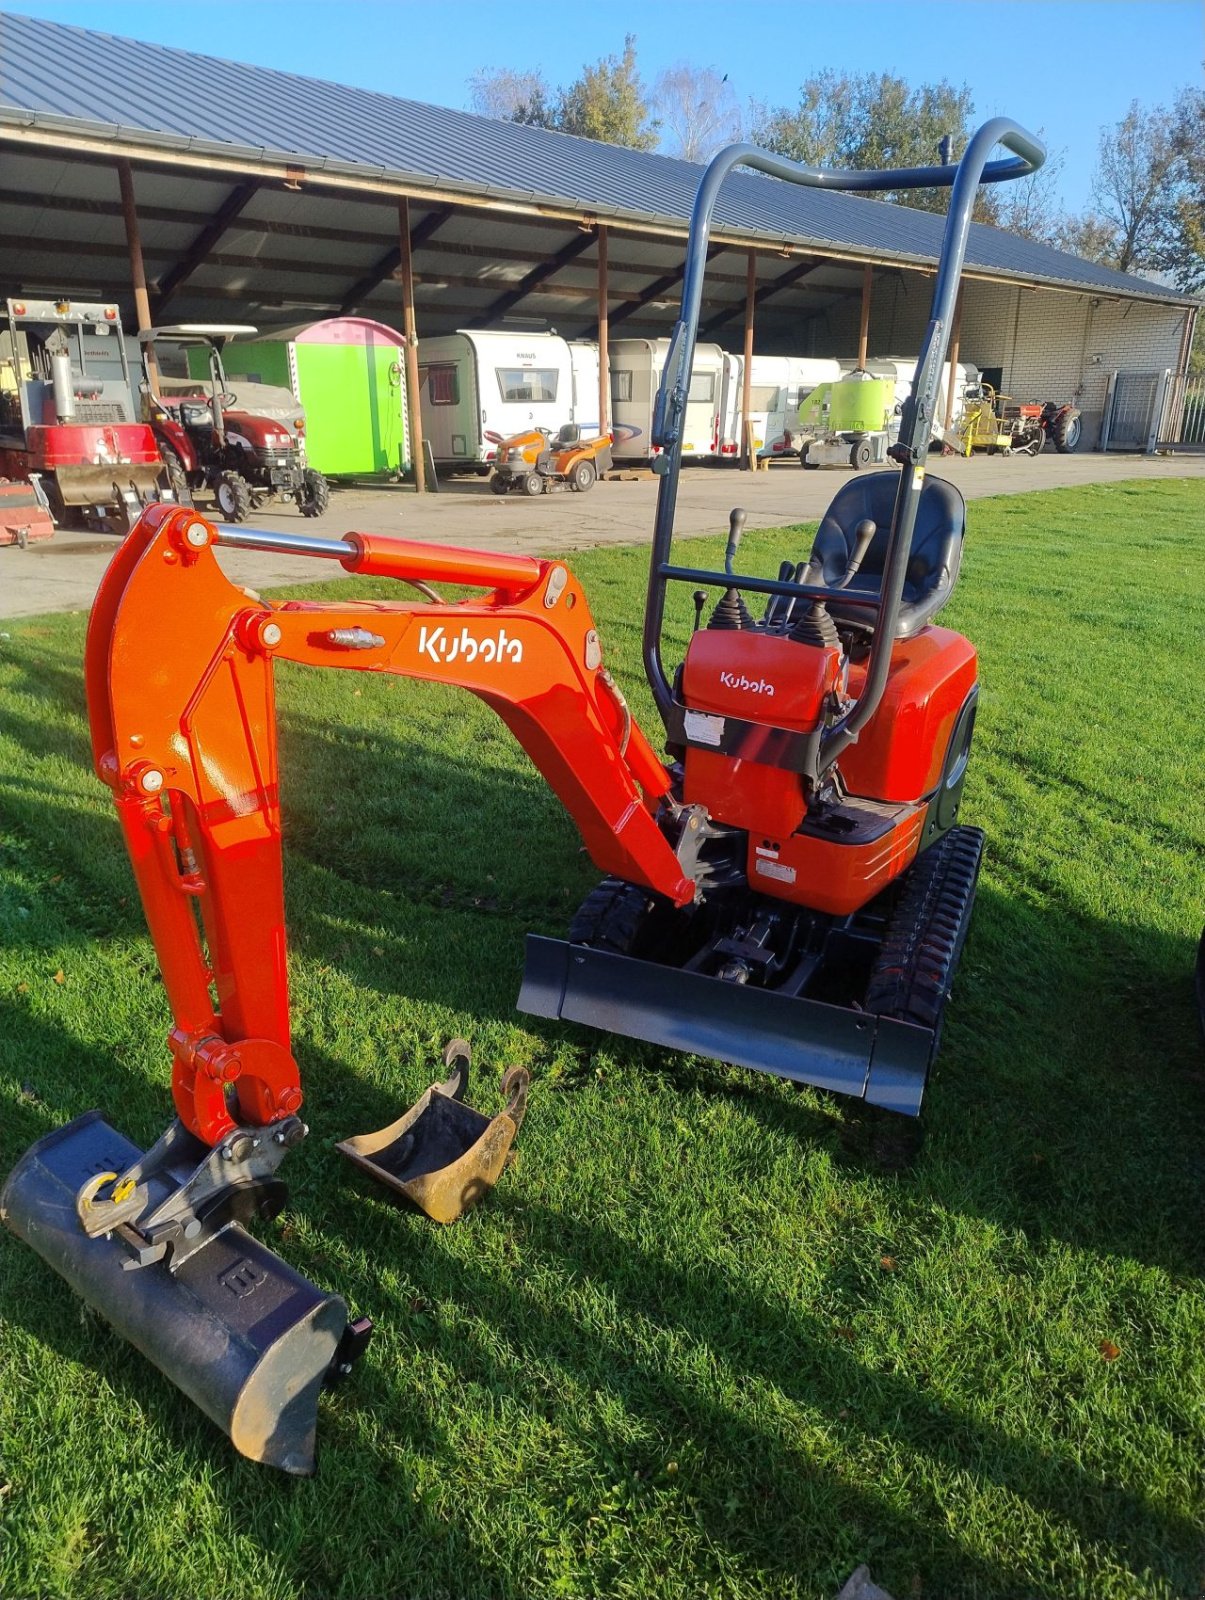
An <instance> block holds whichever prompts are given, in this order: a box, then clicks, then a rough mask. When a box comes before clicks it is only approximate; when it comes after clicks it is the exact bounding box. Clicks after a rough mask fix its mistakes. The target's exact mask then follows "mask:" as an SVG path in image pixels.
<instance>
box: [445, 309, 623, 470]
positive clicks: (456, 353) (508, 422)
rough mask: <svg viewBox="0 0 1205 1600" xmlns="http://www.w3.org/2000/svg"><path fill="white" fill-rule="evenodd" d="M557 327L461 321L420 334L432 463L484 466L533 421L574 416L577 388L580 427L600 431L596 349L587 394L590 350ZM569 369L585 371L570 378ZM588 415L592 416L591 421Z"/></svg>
mask: <svg viewBox="0 0 1205 1600" xmlns="http://www.w3.org/2000/svg"><path fill="white" fill-rule="evenodd" d="M573 349H574V347H571V346H570V345H569V344H568V343H567V342H566V341H565V340H564V339H562V338H561V337H560V335H559V334H555V333H486V332H484V331H479V330H477V329H474V328H465V329H462V330H461V331H460V332H458V333H447V334H440V335H437V336H436V337H435V338H433V339H422V340H420V342H419V347H418V362H419V365H418V379H419V403H420V405H421V408H422V420H423V437H424V439H426V440H429V441H430V445H431V453H432V456H433V457H434V460H435V465H436V468H437V469H439V470H442V471H444V472H455V471H457V470H458V469H459V470H460V471H464V472H479V473H481V474H482V475H483V476H484V475H485V474H486V473H487V472H488V471H489V463H490V462H492V461H493V460H494V457H495V454H496V452H497V447H498V445H499V444H501V442H502V440H503V439H509V438H510V437H511V436H512V435H513V434H516V433H526V432H528V431H529V430H530V429H531V428H547V429H548V430H549V432H550V433H556V431H557V429H558V428H560V427H561V426H563V424H564V423H566V422H575V421H578V420H579V419H578V417H577V416H576V415H575V406H576V402H575V387H576V388H577V389H578V390H579V392H580V394H581V405H582V412H583V418H584V420H582V421H581V428H582V432H583V434H584V435H585V434H589V433H590V432H591V430H593V432H594V433H597V432H598V377H597V373H598V355H597V352H596V353H595V356H594V373H595V376H594V382H593V400H592V402H591V395H590V384H589V379H588V371H589V356H588V353H584V352H581V351H579V352H578V354H577V356H576V358H575V356H574V354H573ZM575 370H577V371H581V372H582V374H583V376H582V379H581V381H580V382H579V383H577V384H576V385H575ZM591 419H593V420H592V421H591Z"/></svg>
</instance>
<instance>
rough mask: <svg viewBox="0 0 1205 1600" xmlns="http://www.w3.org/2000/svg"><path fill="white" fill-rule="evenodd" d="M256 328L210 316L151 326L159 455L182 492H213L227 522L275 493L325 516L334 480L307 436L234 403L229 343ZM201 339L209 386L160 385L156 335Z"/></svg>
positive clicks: (147, 366)
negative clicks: (310, 458)
mask: <svg viewBox="0 0 1205 1600" xmlns="http://www.w3.org/2000/svg"><path fill="white" fill-rule="evenodd" d="M255 331H256V330H255V329H254V328H250V327H242V326H239V327H227V326H220V327H219V326H214V327H210V326H208V325H205V324H202V323H195V324H191V323H190V324H184V325H182V326H179V327H174V328H148V329H147V330H146V331H145V332H143V333H140V334H139V335H138V338H139V340H140V342H141V344H142V347H143V370H144V372H145V375H146V393H147V408H148V411H149V414H150V423H151V426H152V428H153V429H154V430H155V439H156V443H157V445H158V448H159V454H160V456H161V457H162V458H163V463H164V465H165V467H166V468H167V471H168V475H169V477H170V479H171V484H172V488H173V489H174V491H175V495H176V498H177V499H178V500H180V501H181V502H191V500H193V499H195V497H196V496H197V495H199V494H207V495H210V496H212V498H213V500H214V502H215V504H216V508H217V513H218V516H219V517H220V519H221V520H222V521H223V522H245V521H246V520H247V517H248V516H249V515H250V514H251V512H252V511H256V510H258V509H259V508H260V506H262V505H263V504H264V502H265V501H267V500H271V499H280V500H292V501H293V502H294V503H295V504H296V506H297V509H298V510H299V511H300V512H301V514H302V516H303V517H320V516H321V515H322V513H323V512H324V511H325V510H326V509H327V507H328V506H329V504H330V485H329V484H328V483H327V481H326V479H325V478H324V477H323V476H322V474H321V473H320V472H317V471H315V469H314V468H313V467H307V466H306V465H305V461H304V459H303V457H302V451H301V444H300V441H299V440H298V439H297V438H295V437H294V435H293V434H292V433H290V432H289V430H288V428H286V427H285V426H284V425H283V424H281V423H279V422H276V421H274V420H273V419H272V418H270V417H257V416H254V415H252V414H251V413H250V412H246V411H240V410H236V409H234V404H235V397H234V395H232V394H231V393H230V391H229V389H228V388H227V384H226V373H225V369H224V367H223V365H222V347H223V345H225V343H226V341H227V340H228V339H232V338H234V337H235V336H236V335H238V334H244V335H250V334H253V333H254V332H255ZM158 340H165V341H169V342H170V343H172V344H185V345H189V344H191V345H200V346H202V347H203V348H204V349H206V350H207V351H208V353H209V393H208V394H205V393H204V392H203V391H202V390H201V389H200V387H199V386H198V390H197V392H196V393H195V394H192V395H188V394H171V395H168V394H165V393H164V392H163V390H162V387H160V388H159V390H158V391H156V387H155V383H156V378H157V376H158V372H157V367H156V365H155V364H154V363H153V362H152V360H151V359H150V355H149V352H150V351H151V350H152V349H153V347H154V345H155V343H156V341H158Z"/></svg>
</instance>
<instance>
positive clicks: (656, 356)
mask: <svg viewBox="0 0 1205 1600" xmlns="http://www.w3.org/2000/svg"><path fill="white" fill-rule="evenodd" d="M668 351H669V340H668V339H613V340H612V341H611V347H610V364H611V431H612V433H613V435H614V439H615V442H614V445H613V447H612V454H613V455H614V457H615V459H616V460H617V461H647V460H648V459H649V457H650V456H651V455H652V454H653V448H652V442H651V435H652V427H653V402H654V401H655V400H656V398H657V388H658V386H659V384H660V382H661V374H662V371H663V370H664V368H665V357H666V354H667V353H668ZM723 385H724V352H723V351H722V350H721V349H720V347H719V345H718V344H699V345H696V346H695V360H694V366H693V367H692V368H691V373H690V388H689V390H688V392H687V396H686V420H685V427H684V430H683V436H682V454H683V455H684V456H694V457H699V456H715V455H718V454H719V446H720V400H721V397H722V391H723Z"/></svg>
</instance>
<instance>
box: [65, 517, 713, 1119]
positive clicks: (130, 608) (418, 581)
mask: <svg viewBox="0 0 1205 1600" xmlns="http://www.w3.org/2000/svg"><path fill="white" fill-rule="evenodd" d="M247 537H248V536H247V534H246V532H245V531H243V530H238V531H236V532H232V531H226V530H221V529H218V528H216V527H215V526H214V525H213V524H211V523H209V522H206V521H205V520H204V519H203V518H202V517H200V516H198V515H197V514H196V513H195V512H194V511H192V510H190V509H186V508H183V507H178V506H166V505H158V506H153V507H151V508H149V509H148V510H147V511H146V512H145V513H144V514H143V516H142V518H141V520H140V522H139V524H138V526H137V527H136V529H135V530H134V531H133V533H132V534H131V535H130V537H129V538H128V539H127V541H126V543H125V544H124V545H123V546H122V548H121V550H120V551H119V552H118V553H117V555H116V556H115V558H114V560H113V562H112V563H111V565H110V567H109V570H108V572H107V574H106V576H105V579H104V582H103V583H102V586H101V589H100V592H99V594H98V597H97V600H96V604H95V606H94V608H93V611H92V616H91V620H90V623H89V629H88V643H87V653H86V681H87V691H88V706H89V714H90V720H91V726H92V744H93V757H94V761H95V765H96V770H97V773H98V774H99V776H100V777H101V778H102V780H103V781H104V782H105V783H106V784H108V785H109V787H110V788H111V789H112V790H113V792H114V796H115V799H116V804H117V811H118V815H119V818H120V821H121V826H122V830H123V833H124V835H125V841H126V845H127V848H128V849H129V853H130V859H131V861H132V863H133V866H134V873H135V877H136V879H137V883H138V889H139V893H140V895H141V898H142V903H143V907H144V910H145V912H146V918H147V922H148V924H149V926H150V931H151V937H152V940H153V942H154V945H155V949H156V952H157V954H158V957H159V962H160V965H161V967H162V971H163V977H164V983H165V986H166V990H167V996H168V1000H169V1003H170V1005H171V1009H172V1015H173V1019H174V1025H173V1028H172V1030H171V1034H170V1036H169V1044H170V1049H171V1054H172V1061H173V1067H172V1088H173V1095H174V1098H175V1103H176V1109H177V1113H178V1115H179V1117H180V1120H181V1121H182V1122H183V1124H184V1126H185V1127H186V1128H187V1129H188V1130H189V1132H191V1133H192V1134H194V1135H196V1137H198V1138H199V1139H201V1140H203V1141H204V1142H205V1143H207V1144H209V1145H214V1144H217V1143H218V1142H219V1141H220V1140H222V1139H223V1138H224V1137H226V1136H227V1135H228V1134H229V1133H230V1132H231V1130H232V1129H233V1128H234V1127H236V1126H240V1125H241V1126H244V1127H246V1126H251V1127H254V1126H261V1125H264V1124H267V1123H272V1122H276V1121H278V1120H280V1119H282V1118H286V1117H290V1116H293V1115H294V1114H295V1113H296V1111H297V1109H298V1107H299V1106H300V1104H301V1098H302V1096H301V1085H300V1079H299V1075H298V1070H297V1063H296V1061H295V1060H294V1058H293V1055H292V1051H291V1048H290V1036H289V1001H288V979H287V972H286V936H285V919H284V896H283V886H282V873H281V825H280V798H279V779H278V764H277V748H276V720H275V704H274V689H273V663H274V661H275V660H277V659H281V660H285V661H294V662H300V663H303V664H305V665H309V666H325V667H339V668H342V669H344V670H352V671H360V672H386V673H393V674H395V675H397V676H400V677H411V678H421V679H425V680H428V681H430V682H438V683H451V684H456V685H459V686H460V687H462V688H465V689H467V690H469V691H470V692H471V693H473V694H475V695H477V696H478V697H479V698H480V699H482V700H484V701H485V703H486V704H487V705H489V706H491V707H492V708H493V709H494V710H495V711H496V712H497V713H498V715H499V716H500V717H501V718H502V720H503V721H504V722H505V723H506V724H507V726H508V727H509V728H510V729H511V731H512V732H513V733H514V735H515V737H516V738H517V739H518V741H519V743H520V744H521V745H522V746H523V748H524V750H526V752H527V753H528V755H529V756H530V757H531V759H532V761H533V762H534V763H535V765H536V767H537V768H538V769H539V771H540V772H541V773H542V775H543V776H544V778H545V779H546V781H547V782H548V784H549V785H550V787H551V788H552V789H553V790H554V792H555V793H556V794H557V795H558V797H559V798H560V799H561V801H562V802H563V804H564V805H565V807H566V809H567V810H568V811H569V814H570V815H571V816H572V818H573V820H574V822H575V823H576V824H577V826H578V829H579V830H580V832H581V835H582V839H583V841H584V843H585V845H586V848H587V850H588V851H589V853H590V856H591V858H592V859H593V861H594V862H595V864H596V865H597V866H598V867H599V868H600V870H601V871H603V872H604V873H611V874H614V875H616V876H618V877H621V878H623V879H625V880H626V881H628V882H631V883H637V884H641V885H643V886H644V887H646V888H647V889H649V890H651V891H652V892H654V893H656V894H658V895H661V896H663V897H665V898H666V899H667V900H669V901H670V902H672V903H673V904H676V905H683V904H686V903H688V902H689V901H690V900H691V898H692V896H693V895H694V890H695V886H694V883H693V881H692V880H691V879H690V878H689V877H687V876H686V875H685V873H684V872H683V869H682V865H681V862H680V861H679V859H678V857H677V856H676V855H675V853H674V850H673V847H672V845H671V844H670V842H669V840H668V839H667V837H666V835H665V834H664V833H663V832H662V830H661V828H660V827H659V826H658V823H657V821H656V820H655V815H656V812H657V810H658V808H659V807H660V806H662V805H663V804H672V801H671V800H670V796H669V774H668V772H667V771H666V768H665V766H664V765H663V764H662V762H661V761H660V760H659V759H658V757H657V755H656V753H655V752H654V750H653V748H652V746H651V745H650V744H649V742H648V740H647V739H646V738H645V736H644V734H643V733H642V732H641V731H640V729H639V728H638V727H637V726H636V724H635V723H634V722H633V721H632V718H631V715H630V713H629V712H628V709H627V707H626V705H625V703H624V701H623V698H622V696H621V695H620V693H619V691H618V689H617V688H616V687H615V685H614V682H613V680H612V679H611V677H610V674H609V673H608V672H607V671H606V669H605V668H604V667H603V663H602V651H601V647H600V644H599V639H598V632H597V630H596V628H595V626H594V620H593V618H592V617H591V615H590V609H589V606H588V605H587V603H586V598H585V595H584V594H583V592H582V589H581V586H580V585H579V584H578V582H577V580H576V579H575V578H574V577H573V575H572V573H570V572H569V570H568V569H567V568H566V567H565V566H563V565H562V564H561V563H560V562H557V561H548V560H539V559H536V558H535V557H531V556H520V555H510V554H498V553H492V552H486V551H475V550H459V549H451V548H448V547H446V546H439V545H427V544H420V543H416V542H412V541H407V540H399V539H386V538H378V537H376V536H369V535H364V534H349V535H348V536H347V537H346V538H345V539H343V540H338V541H316V540H306V539H301V538H297V539H291V540H289V547H290V548H291V549H294V550H296V551H297V552H299V553H303V552H304V551H305V548H306V546H312V547H313V548H314V549H315V550H317V551H319V552H320V553H321V554H324V555H328V556H331V555H333V556H334V557H335V558H336V559H338V560H339V561H340V562H341V564H342V566H343V567H344V568H345V569H346V570H347V571H348V572H352V573H356V574H360V575H365V576H376V577H388V578H394V579H397V580H399V581H400V582H401V583H403V584H409V585H413V586H414V587H416V588H418V589H420V590H421V591H422V597H421V598H419V599H416V600H410V599H407V600H400V601H389V602H377V601H372V602H360V603H346V604H342V605H340V604H332V603H326V602H308V601H287V602H284V603H281V604H272V603H270V602H267V601H263V600H260V599H258V598H253V597H251V596H250V595H249V594H248V593H247V591H245V590H242V589H240V588H238V587H237V586H236V585H235V584H233V583H232V582H231V581H230V580H229V579H228V578H227V577H226V576H225V574H224V573H223V571H222V569H221V567H220V566H219V564H218V561H217V559H216V556H215V553H214V552H215V547H216V546H219V545H221V544H222V543H224V542H227V541H229V542H231V543H235V542H239V543H246V542H247ZM268 537H271V536H268ZM278 537H281V536H278ZM283 537H286V538H287V537H288V536H283ZM340 552H342V553H340ZM432 582H436V583H439V582H443V583H451V584H455V585H457V586H461V587H469V588H474V589H483V590H485V591H486V592H485V593H484V594H483V595H481V596H480V597H473V598H469V599H459V600H456V601H452V602H447V601H444V600H442V599H441V598H440V597H439V596H438V595H437V594H436V592H435V591H434V590H433V589H431V587H430V585H431V583H432Z"/></svg>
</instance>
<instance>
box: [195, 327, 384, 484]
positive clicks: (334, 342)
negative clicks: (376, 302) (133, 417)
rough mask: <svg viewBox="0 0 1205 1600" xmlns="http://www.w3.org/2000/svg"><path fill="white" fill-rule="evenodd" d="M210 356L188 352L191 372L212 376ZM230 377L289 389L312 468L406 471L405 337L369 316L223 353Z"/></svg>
mask: <svg viewBox="0 0 1205 1600" xmlns="http://www.w3.org/2000/svg"><path fill="white" fill-rule="evenodd" d="M207 362H208V355H207V352H206V351H204V350H190V351H189V355H188V363H189V373H190V375H191V376H192V377H194V378H204V377H205V376H206V374H207V370H208V368H207ZM222 362H223V365H224V366H225V368H226V373H227V376H228V377H231V378H235V377H239V378H249V379H251V380H252V381H253V382H256V383H272V384H279V385H280V386H281V387H282V388H286V389H291V390H292V392H293V394H294V395H296V397H297V399H298V401H299V402H300V403H301V405H302V407H303V408H304V410H305V450H306V459H307V461H308V463H309V465H310V466H312V467H317V469H318V471H319V472H321V473H324V474H325V475H326V476H327V477H328V478H339V477H366V476H368V475H371V474H373V473H386V472H398V471H401V472H405V471H407V470H408V469H409V467H410V436H409V432H408V430H407V427H406V362H405V341H404V339H403V338H402V335H401V334H400V333H398V332H396V331H395V330H394V329H393V328H387V327H386V326H385V324H384V323H383V322H373V321H371V320H370V319H369V318H367V317H330V318H328V319H326V320H325V321H322V322H311V323H308V324H307V325H306V326H305V327H300V328H284V329H279V330H277V331H276V332H274V333H266V334H263V335H261V337H260V338H258V339H247V340H245V341H243V340H240V341H239V342H237V343H234V344H228V345H227V346H226V347H225V349H224V350H223V351H222Z"/></svg>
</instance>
